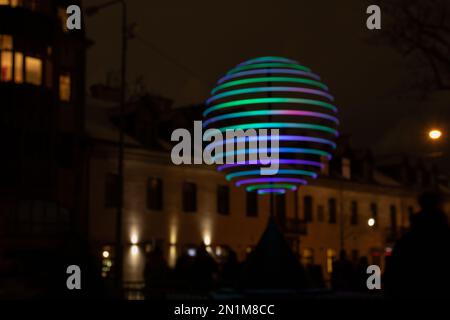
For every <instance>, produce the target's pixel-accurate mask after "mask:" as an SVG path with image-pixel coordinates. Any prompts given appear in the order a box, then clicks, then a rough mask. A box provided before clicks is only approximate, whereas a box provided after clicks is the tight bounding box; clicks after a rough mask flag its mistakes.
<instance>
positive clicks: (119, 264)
mask: <svg viewBox="0 0 450 320" xmlns="http://www.w3.org/2000/svg"><path fill="white" fill-rule="evenodd" d="M116 4H120V5H121V6H122V59H121V81H120V111H119V150H118V151H119V152H118V161H117V175H118V199H117V216H116V286H117V289H118V290H119V292H120V293H121V292H122V280H123V250H122V249H123V248H122V231H123V230H122V220H123V181H124V174H123V172H124V165H123V160H124V138H125V136H124V131H123V127H124V126H123V114H124V111H125V95H126V92H125V89H126V88H125V86H126V73H127V41H128V26H127V5H126V2H125V0H112V1H108V2H105V3H103V4H100V5H97V6H91V7H88V8H86V10H85V12H86V14H87V15H94V14H96V13H98V12H99V11H100V10H102V9H105V8H107V7H110V6H113V5H116Z"/></svg>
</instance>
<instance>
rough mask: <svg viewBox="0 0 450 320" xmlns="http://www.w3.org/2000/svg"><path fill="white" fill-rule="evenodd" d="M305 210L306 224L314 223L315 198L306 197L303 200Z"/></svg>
mask: <svg viewBox="0 0 450 320" xmlns="http://www.w3.org/2000/svg"><path fill="white" fill-rule="evenodd" d="M303 210H304V217H305V221H306V222H312V221H313V198H312V197H311V196H305V197H304V198H303Z"/></svg>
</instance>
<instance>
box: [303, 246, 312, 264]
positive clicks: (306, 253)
mask: <svg viewBox="0 0 450 320" xmlns="http://www.w3.org/2000/svg"><path fill="white" fill-rule="evenodd" d="M302 264H303V265H304V266H311V265H313V264H314V249H311V248H305V249H303V252H302Z"/></svg>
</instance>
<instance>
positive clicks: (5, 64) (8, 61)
mask: <svg viewBox="0 0 450 320" xmlns="http://www.w3.org/2000/svg"><path fill="white" fill-rule="evenodd" d="M12 58H13V54H12V52H11V51H2V52H1V56H0V59H1V81H4V82H6V81H11V80H12V64H13V62H12Z"/></svg>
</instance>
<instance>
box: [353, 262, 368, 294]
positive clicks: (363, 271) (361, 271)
mask: <svg viewBox="0 0 450 320" xmlns="http://www.w3.org/2000/svg"><path fill="white" fill-rule="evenodd" d="M368 266H369V260H368V259H367V257H366V256H363V257H360V258H359V260H358V262H357V264H356V266H355V274H354V283H353V287H354V289H355V290H356V291H366V290H367V284H366V283H367V277H368V275H367V267H368Z"/></svg>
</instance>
